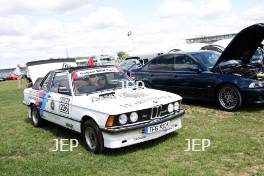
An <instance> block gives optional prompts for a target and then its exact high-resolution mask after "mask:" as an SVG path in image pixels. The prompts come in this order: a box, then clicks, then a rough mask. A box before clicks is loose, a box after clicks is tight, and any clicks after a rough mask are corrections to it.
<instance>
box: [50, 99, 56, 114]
mask: <svg viewBox="0 0 264 176" xmlns="http://www.w3.org/2000/svg"><path fill="white" fill-rule="evenodd" d="M50 108H51V109H52V110H53V111H54V109H55V102H54V100H51V103H50Z"/></svg>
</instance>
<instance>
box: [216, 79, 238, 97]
mask: <svg viewBox="0 0 264 176" xmlns="http://www.w3.org/2000/svg"><path fill="white" fill-rule="evenodd" d="M223 85H232V86H234V87H236V88H237V90H238V91H239V92H240V94H241V96H242V99H243V95H242V93H241V89H240V88H239V87H238V86H237V85H236V84H235V83H232V82H229V81H224V82H221V83H219V84H217V85H216V87H215V91H214V98H215V100H217V93H218V91H219V89H220V87H221V86H223Z"/></svg>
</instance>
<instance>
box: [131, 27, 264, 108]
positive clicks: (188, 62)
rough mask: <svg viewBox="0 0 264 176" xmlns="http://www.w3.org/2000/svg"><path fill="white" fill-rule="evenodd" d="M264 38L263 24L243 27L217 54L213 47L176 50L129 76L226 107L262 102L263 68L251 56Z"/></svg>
mask: <svg viewBox="0 0 264 176" xmlns="http://www.w3.org/2000/svg"><path fill="white" fill-rule="evenodd" d="M263 39H264V24H256V25H253V26H250V27H248V28H246V29H244V30H242V31H241V32H240V33H239V34H237V35H236V37H235V38H234V39H233V40H232V41H231V43H230V44H229V45H228V46H227V47H226V48H225V50H224V51H223V53H222V54H221V55H220V54H219V53H217V52H213V51H195V52H177V53H174V54H166V55H162V56H159V57H156V58H155V59H153V60H151V61H150V62H149V63H147V64H146V65H144V66H143V67H141V68H139V69H136V70H133V71H132V73H131V77H132V78H134V79H136V80H142V81H144V82H145V84H146V85H148V86H149V87H153V88H156V89H161V90H167V91H171V92H175V93H177V94H179V95H181V96H182V97H183V98H188V99H200V100H214V101H217V102H218V103H219V105H220V107H221V108H222V109H224V110H226V111H234V110H237V109H239V108H240V107H241V105H242V104H243V103H245V104H246V103H256V104H263V103H264V69H263V67H262V66H259V65H254V64H252V63H250V59H251V58H252V56H253V54H254V53H255V52H256V50H257V48H258V46H259V45H260V44H261V42H262V41H263Z"/></svg>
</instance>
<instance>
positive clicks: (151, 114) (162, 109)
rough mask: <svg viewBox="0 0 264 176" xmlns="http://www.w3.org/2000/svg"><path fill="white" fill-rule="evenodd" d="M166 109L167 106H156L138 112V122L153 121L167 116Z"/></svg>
mask: <svg viewBox="0 0 264 176" xmlns="http://www.w3.org/2000/svg"><path fill="white" fill-rule="evenodd" d="M167 108H168V104H165V105H158V106H155V107H153V108H149V109H143V110H139V111H138V114H139V117H140V121H145V120H150V119H155V118H159V117H162V116H165V115H168V114H169V112H168V111H167Z"/></svg>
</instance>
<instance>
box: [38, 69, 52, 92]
mask: <svg viewBox="0 0 264 176" xmlns="http://www.w3.org/2000/svg"><path fill="white" fill-rule="evenodd" d="M50 77H51V72H49V73H48V74H47V75H46V76H45V77H44V79H43V80H42V82H41V84H40V87H41V89H42V90H48V84H49V80H50Z"/></svg>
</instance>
